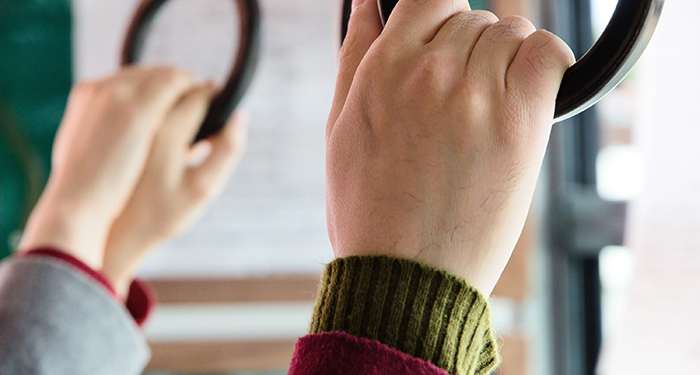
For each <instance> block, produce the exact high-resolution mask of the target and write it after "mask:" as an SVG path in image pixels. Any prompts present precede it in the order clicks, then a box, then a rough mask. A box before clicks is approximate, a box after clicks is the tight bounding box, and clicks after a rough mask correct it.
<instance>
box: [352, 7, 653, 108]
mask: <svg viewBox="0 0 700 375" xmlns="http://www.w3.org/2000/svg"><path fill="white" fill-rule="evenodd" d="M378 1H379V6H380V10H381V12H380V13H381V14H382V17H383V18H384V19H383V21H384V22H386V19H388V17H389V14H391V11H392V10H393V9H394V6H395V5H396V3H398V0H378ZM664 1H665V0H619V1H618V3H617V8H616V9H615V13H613V16H612V18H611V19H610V23H609V24H608V26H607V27H606V28H605V31H604V32H603V34H602V35H601V37H600V38H599V39H598V41H597V42H596V43H595V44H594V45H593V47H591V49H590V50H589V51H588V52H587V53H586V54H585V55H584V56H583V57H582V58H581V59H579V60H578V61H577V62H576V64H574V65H573V66H572V67H571V68H569V70H567V72H566V73H565V74H564V79H563V80H562V83H561V86H560V88H559V95H558V96H557V104H556V111H555V115H554V121H555V122H559V121H563V120H566V119H568V118H571V117H573V116H576V115H577V114H579V113H581V112H583V111H585V110H586V109H588V108H590V107H591V106H593V105H594V104H596V103H597V102H598V101H600V100H601V99H602V98H603V97H605V95H607V94H608V93H609V92H610V91H612V90H613V89H614V88H615V87H617V85H619V84H620V82H622V80H623V79H624V78H625V77H626V76H627V74H628V73H629V72H630V70H632V68H633V67H634V65H635V64H636V63H637V61H638V60H639V58H640V57H641V56H642V53H643V52H644V50H645V49H646V47H647V45H648V44H649V41H650V40H651V37H652V35H653V34H654V30H656V25H657V24H658V22H659V18H660V17H661V10H662V8H663V5H664ZM351 10H352V0H344V3H343V15H342V17H343V19H342V23H341V24H342V30H341V38H342V40H344V39H345V35H346V34H347V30H348V22H349V20H350V12H351ZM342 40H341V42H342Z"/></svg>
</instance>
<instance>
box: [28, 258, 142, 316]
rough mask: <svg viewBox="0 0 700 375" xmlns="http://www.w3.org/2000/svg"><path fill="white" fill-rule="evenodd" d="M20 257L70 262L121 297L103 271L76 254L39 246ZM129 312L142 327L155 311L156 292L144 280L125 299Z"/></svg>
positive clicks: (115, 295)
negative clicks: (84, 261) (78, 257)
mask: <svg viewBox="0 0 700 375" xmlns="http://www.w3.org/2000/svg"><path fill="white" fill-rule="evenodd" d="M20 257H47V258H53V259H57V260H59V261H62V262H65V263H68V264H70V265H71V266H73V267H75V268H77V269H78V270H80V272H82V273H83V274H84V275H85V276H87V277H89V278H90V279H92V280H93V281H95V282H96V283H98V284H100V285H102V286H103V287H104V288H105V289H107V291H109V293H110V294H111V295H112V296H114V298H117V299H118V298H119V297H118V296H117V292H116V291H115V290H114V287H113V286H112V284H111V283H110V282H109V280H107V279H106V278H105V277H104V276H102V274H101V273H99V272H97V271H96V270H93V269H92V268H90V267H89V266H88V265H86V264H85V263H83V262H81V261H80V260H78V259H77V258H75V257H74V256H72V255H70V254H68V253H65V252H63V251H60V250H57V249H53V248H38V249H32V250H30V251H27V252H23V253H21V254H20ZM123 302H124V304H125V305H126V308H127V309H128V310H129V313H130V314H131V316H132V317H133V318H134V320H135V321H136V324H138V325H139V327H142V326H143V325H144V324H145V323H146V321H147V320H148V318H149V317H150V315H151V312H152V311H153V308H154V307H155V304H156V298H155V292H154V291H153V290H152V289H151V287H150V286H149V285H148V284H147V283H146V282H143V281H140V280H134V282H133V283H132V284H131V287H130V288H129V295H128V296H127V299H126V301H123Z"/></svg>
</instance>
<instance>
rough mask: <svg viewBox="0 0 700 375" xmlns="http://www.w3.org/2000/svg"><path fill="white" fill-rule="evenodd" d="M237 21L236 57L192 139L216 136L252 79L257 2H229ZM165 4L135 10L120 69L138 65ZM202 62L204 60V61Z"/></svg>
mask: <svg viewBox="0 0 700 375" xmlns="http://www.w3.org/2000/svg"><path fill="white" fill-rule="evenodd" d="M231 1H233V2H234V3H236V6H237V9H238V16H239V18H240V32H239V41H238V54H237V57H236V60H235V62H234V65H233V67H232V68H231V73H230V74H229V77H228V79H227V81H226V84H225V85H224V87H223V88H222V90H221V92H219V93H218V94H217V95H216V97H215V98H214V100H213V101H212V103H211V106H210V107H209V111H208V113H207V116H206V118H205V120H204V122H203V123H202V126H201V128H200V129H199V133H198V134H197V137H196V139H195V142H196V141H199V140H201V139H205V138H208V137H210V136H211V135H214V134H216V133H218V132H219V131H220V130H221V129H222V128H223V127H224V125H226V122H227V120H228V118H229V117H230V116H231V114H232V113H233V111H234V110H235V109H236V107H237V106H238V104H239V103H240V101H241V99H243V96H244V95H245V93H246V91H247V90H248V87H249V86H250V82H251V81H252V79H253V75H254V73H255V68H256V66H257V62H258V57H259V49H260V8H259V6H258V2H257V0H231ZM165 3H167V0H144V1H143V2H142V3H141V4H140V5H139V7H138V9H137V10H136V13H135V14H134V17H133V19H132V21H131V24H130V26H129V29H128V31H127V34H126V39H125V41H124V47H123V50H122V57H121V60H122V61H121V63H122V65H130V64H133V63H138V61H139V57H140V55H141V52H142V48H143V44H144V41H145V38H146V36H147V34H148V31H149V28H150V26H151V22H152V21H153V19H154V17H155V15H156V14H157V13H158V10H159V9H160V8H161V7H162V6H163V5H164V4H165ZM232 16H235V15H232ZM205 58H206V57H205Z"/></svg>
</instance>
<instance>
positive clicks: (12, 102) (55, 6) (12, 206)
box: [0, 0, 72, 258]
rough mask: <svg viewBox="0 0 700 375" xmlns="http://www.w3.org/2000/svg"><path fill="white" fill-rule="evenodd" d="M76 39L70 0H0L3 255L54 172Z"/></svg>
mask: <svg viewBox="0 0 700 375" xmlns="http://www.w3.org/2000/svg"><path fill="white" fill-rule="evenodd" d="M71 39H72V36H71V8H70V1H69V0H0V258H2V257H3V256H6V255H7V254H9V252H10V242H11V238H10V237H12V234H13V233H18V230H19V229H20V228H21V227H22V226H23V225H24V222H25V220H26V217H27V214H28V212H29V210H31V207H32V206H33V205H34V203H35V201H36V199H37V197H38V194H39V193H40V191H41V189H42V188H43V185H44V183H45V181H46V177H47V175H48V170H49V167H50V154H51V145H52V143H53V137H54V134H55V132H56V128H57V127H58V124H59V122H60V120H61V117H62V115H63V109H64V107H65V104H66V98H67V96H68V93H69V91H70V87H71V83H72V68H71V60H72V56H71Z"/></svg>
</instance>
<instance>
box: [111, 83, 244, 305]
mask: <svg viewBox="0 0 700 375" xmlns="http://www.w3.org/2000/svg"><path fill="white" fill-rule="evenodd" d="M214 93H215V89H214V88H213V87H211V86H205V87H200V88H198V89H196V90H192V91H190V92H189V93H188V94H187V95H186V96H185V97H183V98H182V99H181V100H180V102H179V103H178V105H177V106H176V107H175V108H174V109H173V110H172V111H170V113H169V114H168V117H167V118H166V120H165V122H166V123H167V124H168V125H167V126H163V127H162V128H161V129H160V131H159V133H158V134H157V136H156V139H155V142H154V144H153V148H152V149H151V153H150V156H149V157H148V162H147V164H146V168H145V170H144V172H143V175H142V176H141V179H140V180H139V182H138V184H137V185H136V189H135V190H134V193H133V195H132V196H131V198H130V199H129V201H128V203H127V205H126V208H125V209H124V211H123V212H122V213H121V215H120V216H119V218H118V219H117V220H116V222H115V223H114V225H113V226H112V228H111V231H110V233H109V239H108V241H107V247H106V251H105V256H104V267H103V271H102V272H103V274H104V275H105V276H106V277H107V279H109V280H110V281H111V282H112V284H113V285H114V287H115V289H116V291H117V293H118V294H119V295H121V296H126V294H127V293H128V288H129V285H130V284H131V281H132V280H133V277H134V274H135V272H136V270H137V267H138V264H139V263H140V261H141V259H142V258H143V257H144V256H145V255H146V254H147V253H148V251H149V250H150V249H152V248H153V247H154V246H155V245H157V244H158V243H160V242H162V241H165V240H167V239H169V238H171V237H173V236H175V235H176V234H178V233H179V232H181V231H182V230H184V228H185V227H186V226H187V225H188V224H189V223H191V222H192V221H193V220H194V219H195V218H196V217H197V216H198V214H199V213H201V212H202V211H203V209H204V207H205V206H206V205H207V203H209V202H210V201H211V200H212V199H213V198H214V197H215V196H217V195H218V194H219V193H220V192H221V190H222V189H223V188H224V185H225V183H226V181H227V180H228V177H229V175H230V174H231V171H232V170H233V167H234V166H235V165H236V164H237V163H238V161H239V160H240V158H241V156H242V154H243V151H244V148H245V141H246V128H245V126H244V125H245V119H244V118H243V117H242V116H240V115H234V117H233V118H232V120H231V123H230V124H228V125H227V126H226V127H225V128H224V130H223V131H222V132H221V133H219V134H218V135H216V136H214V137H212V138H210V139H208V140H204V141H201V142H199V143H198V144H197V145H195V146H194V147H192V145H191V142H192V140H193V139H194V137H195V135H196V134H197V131H198V130H199V127H200V125H201V124H202V121H204V117H205V115H206V113H207V109H208V107H209V104H210V102H211V98H212V97H213V95H214ZM196 150H208V151H209V152H208V155H207V156H206V158H205V159H204V161H202V162H201V163H199V164H197V165H194V166H193V165H192V162H191V156H192V154H193V153H195V154H196Z"/></svg>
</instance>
